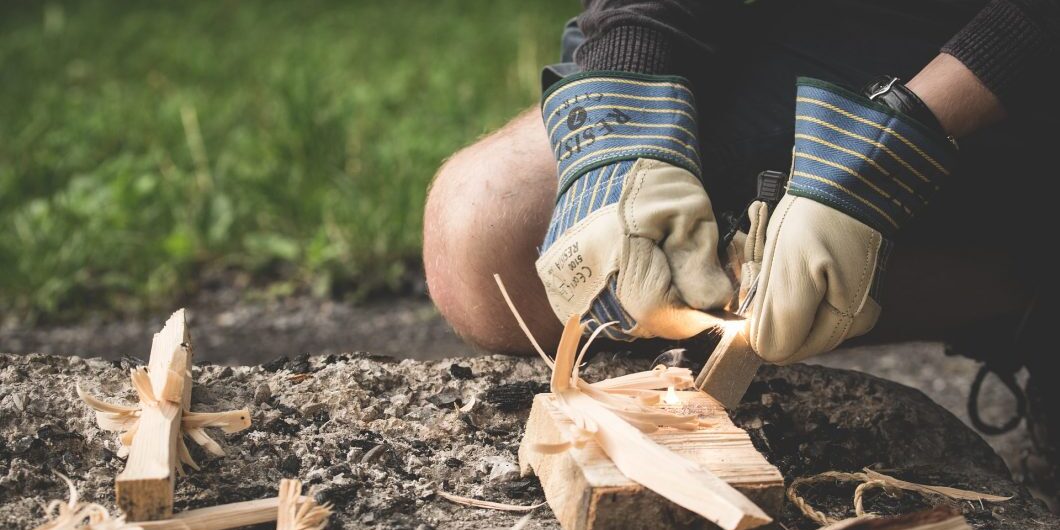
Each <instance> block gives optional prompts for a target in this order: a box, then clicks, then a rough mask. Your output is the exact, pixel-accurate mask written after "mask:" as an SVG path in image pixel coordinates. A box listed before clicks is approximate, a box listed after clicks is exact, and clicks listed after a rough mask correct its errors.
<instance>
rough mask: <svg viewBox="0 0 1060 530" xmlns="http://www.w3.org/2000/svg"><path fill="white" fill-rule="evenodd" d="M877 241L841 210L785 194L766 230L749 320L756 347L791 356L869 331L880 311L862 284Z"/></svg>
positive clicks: (870, 271)
mask: <svg viewBox="0 0 1060 530" xmlns="http://www.w3.org/2000/svg"><path fill="white" fill-rule="evenodd" d="M882 243H883V237H882V236H881V235H880V233H879V232H877V231H876V230H873V229H871V228H869V227H868V226H867V225H865V224H863V223H861V222H859V221H857V220H855V219H854V218H852V217H850V216H848V215H846V214H843V213H841V212H839V211H837V210H834V209H832V208H829V207H828V206H825V205H823V204H820V203H818V202H815V201H813V200H810V199H806V198H803V197H796V196H793V195H785V196H784V198H783V199H781V201H780V203H779V204H778V205H777V209H776V211H775V212H774V213H773V215H772V218H771V219H770V221H769V228H768V230H767V233H766V245H765V249H764V254H763V260H762V272H761V275H760V276H759V280H758V292H757V294H756V295H755V301H754V312H753V317H752V318H751V325H750V337H749V338H750V341H751V347H752V348H754V350H755V352H757V353H758V355H759V356H761V357H762V358H763V359H765V360H766V361H768V362H772V363H777V364H786V363H792V362H797V361H800V360H803V359H805V358H807V357H810V356H813V355H817V354H819V353H823V352H826V351H829V350H832V349H834V348H835V347H836V346H838V345H839V344H840V343H842V342H843V341H844V340H846V339H848V338H851V337H856V336H859V335H863V334H865V333H867V332H868V331H869V330H871V329H872V327H873V326H874V325H876V320H877V319H878V318H879V315H880V306H879V304H877V303H876V301H875V300H873V299H872V298H871V297H870V296H869V290H870V287H871V286H872V280H873V276H874V274H875V273H876V260H877V258H878V257H879V252H880V247H881V245H882Z"/></svg>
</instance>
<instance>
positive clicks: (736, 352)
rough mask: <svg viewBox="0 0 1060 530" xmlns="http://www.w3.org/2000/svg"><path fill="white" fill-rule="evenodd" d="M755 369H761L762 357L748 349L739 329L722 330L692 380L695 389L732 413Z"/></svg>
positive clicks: (749, 345)
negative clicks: (709, 396)
mask: <svg viewBox="0 0 1060 530" xmlns="http://www.w3.org/2000/svg"><path fill="white" fill-rule="evenodd" d="M759 366H762V358H761V357H759V356H758V355H757V354H756V353H755V352H754V350H753V349H752V348H751V344H750V343H749V342H748V341H747V335H746V333H745V332H744V331H743V330H739V331H736V330H730V331H726V332H725V333H724V334H723V335H722V336H721V341H720V342H718V345H717V346H716V347H715V348H714V353H712V354H711V356H710V358H709V359H707V364H706V366H704V367H703V370H702V371H701V372H699V376H698V377H696V388H698V389H700V390H702V391H704V392H706V393H708V394H710V395H711V397H713V398H714V399H716V400H718V401H719V402H720V403H721V404H722V405H723V406H724V407H725V408H726V409H729V410H732V409H734V408H736V406H737V405H739V404H740V400H741V399H743V395H744V394H745V393H746V392H747V387H749V386H751V380H753V379H754V377H755V373H757V372H758V367H759Z"/></svg>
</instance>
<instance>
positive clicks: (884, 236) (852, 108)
mask: <svg viewBox="0 0 1060 530" xmlns="http://www.w3.org/2000/svg"><path fill="white" fill-rule="evenodd" d="M894 84H895V80H891V82H890V83H889V84H888V85H887V86H886V87H885V89H884V90H885V91H887V90H890V89H891V88H892V85H894ZM897 88H901V89H903V90H905V92H906V93H907V94H906V95H905V96H903V97H906V98H909V97H912V98H913V99H915V100H916V102H917V103H919V104H920V105H923V103H921V102H919V99H917V98H916V96H915V95H913V94H912V92H908V89H904V87H901V86H900V85H899V86H898V87H897ZM883 93H884V92H878V93H875V94H874V95H880V94H883ZM883 101H888V100H887V99H882V100H881V99H877V100H875V101H873V100H870V99H868V98H866V97H863V96H861V95H859V94H856V93H853V92H850V91H848V90H845V89H843V88H840V87H838V86H835V85H832V84H829V83H826V82H823V81H819V80H816V79H808V78H800V79H799V81H798V90H797V98H796V107H795V149H794V152H793V160H792V170H791V177H790V181H789V183H788V190H787V193H786V194H785V196H784V197H783V199H781V201H780V203H779V204H778V205H777V207H776V209H775V211H774V212H773V213H772V215H771V218H770V222H769V228H768V230H767V233H766V245H765V252H764V257H763V262H762V273H761V276H760V277H759V281H758V292H757V295H756V298H755V302H754V312H753V318H752V319H751V325H750V342H751V346H752V347H753V348H754V350H755V351H756V352H757V353H758V354H759V355H760V356H761V357H762V358H763V359H764V360H766V361H768V362H773V363H780V364H785V363H792V362H796V361H800V360H802V359H805V358H807V357H810V356H812V355H816V354H819V353H822V352H826V351H829V350H832V349H834V348H835V347H836V346H838V345H839V344H840V343H842V342H843V341H844V340H846V339H848V338H851V337H856V336H859V335H863V334H865V333H867V332H868V331H869V330H871V329H872V327H873V326H874V325H875V324H876V321H877V319H878V318H879V315H880V306H879V304H878V303H877V301H876V300H877V291H878V289H879V285H880V279H881V276H882V275H883V273H884V271H885V270H886V266H887V256H888V253H889V251H890V248H891V240H892V238H893V237H894V235H895V234H896V233H897V232H898V230H899V228H900V227H902V226H903V225H905V224H907V223H908V222H909V221H910V220H911V219H912V218H913V217H914V216H915V215H916V214H917V213H918V212H920V211H921V210H922V209H923V208H924V207H925V206H926V205H927V204H928V202H929V201H930V200H931V199H932V198H933V197H934V196H935V194H936V193H937V191H938V189H939V186H940V184H941V183H942V182H943V181H944V180H945V179H946V178H947V177H948V176H949V174H950V168H952V167H953V166H954V162H955V159H956V148H955V146H954V145H952V144H950V142H948V141H947V139H946V138H945V136H944V135H943V133H942V132H941V127H938V126H937V122H935V127H929V126H927V125H924V123H927V122H926V121H925V120H924V119H921V120H915V119H912V118H910V117H909V116H908V115H907V114H906V113H903V112H898V111H896V110H894V108H892V107H891V106H889V105H888V104H884V103H883ZM922 110H923V111H927V108H926V107H923V109H922ZM927 112H928V113H930V111H927ZM929 115H930V114H929ZM931 120H932V121H934V117H933V116H931Z"/></svg>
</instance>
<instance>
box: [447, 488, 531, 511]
mask: <svg viewBox="0 0 1060 530" xmlns="http://www.w3.org/2000/svg"><path fill="white" fill-rule="evenodd" d="M435 493H437V494H438V496H439V497H441V498H443V499H445V500H447V501H451V502H455V503H457V504H463V505H464V506H474V507H475V508H488V509H490V510H501V511H505V512H530V511H533V510H536V509H538V508H540V507H541V506H544V505H545V503H543V502H539V503H537V504H531V505H530V506H522V505H519V504H506V503H503V502H493V501H484V500H481V499H472V498H471V497H462V496H460V495H453V494H452V493H446V492H444V491H442V490H435Z"/></svg>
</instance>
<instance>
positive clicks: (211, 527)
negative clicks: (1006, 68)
mask: <svg viewBox="0 0 1060 530" xmlns="http://www.w3.org/2000/svg"><path fill="white" fill-rule="evenodd" d="M278 507H279V499H278V498H277V497H270V498H268V499H257V500H253V501H246V502H234V503H232V504H222V505H220V506H210V507H209V508H199V509H197V510H188V511H186V512H181V513H178V514H176V515H174V516H173V517H172V518H169V519H163V520H160V521H141V522H137V523H136V524H135V525H134V526H139V527H140V528H143V530H227V529H229V528H240V527H243V526H250V525H255V524H261V523H270V522H272V521H275V520H276V516H277V514H278V513H279V511H278Z"/></svg>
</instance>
